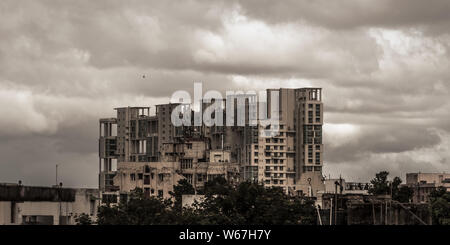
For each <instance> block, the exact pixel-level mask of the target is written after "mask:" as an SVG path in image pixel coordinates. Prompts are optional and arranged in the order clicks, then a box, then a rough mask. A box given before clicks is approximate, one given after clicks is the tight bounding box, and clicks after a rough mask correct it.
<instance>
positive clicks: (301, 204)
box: [97, 178, 317, 225]
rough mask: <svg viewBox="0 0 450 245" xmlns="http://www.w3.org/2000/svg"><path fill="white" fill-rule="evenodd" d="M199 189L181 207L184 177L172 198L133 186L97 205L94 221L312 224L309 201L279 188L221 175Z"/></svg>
mask: <svg viewBox="0 0 450 245" xmlns="http://www.w3.org/2000/svg"><path fill="white" fill-rule="evenodd" d="M199 192H200V193H203V194H205V199H204V201H203V202H201V203H196V204H194V205H193V206H192V207H185V208H183V207H182V206H181V197H182V195H183V194H193V193H194V189H193V187H192V186H191V185H190V184H189V183H188V182H187V181H185V180H181V181H179V182H178V185H176V186H174V191H173V192H172V193H171V194H172V196H173V200H174V201H173V202H172V201H171V200H164V199H161V198H155V197H150V198H145V197H144V195H143V193H142V190H141V189H135V190H134V191H132V193H131V195H130V198H128V201H122V202H121V203H119V204H118V205H116V206H102V207H100V208H99V213H98V219H97V221H98V224H100V225H114V224H125V225H152V224H187V225H189V224H199V225H206V224H213V225H215V224H218V225H232V224H280V225H281V224H302V225H309V224H316V218H317V217H316V212H315V207H314V204H313V202H312V201H309V200H305V199H303V198H300V197H291V196H288V195H286V194H285V193H284V191H283V190H282V189H281V188H265V187H263V186H262V185H259V184H256V183H250V182H244V183H241V184H240V185H238V186H236V187H233V186H231V185H229V184H228V183H227V182H226V180H225V179H223V178H215V179H214V180H212V181H209V182H207V183H206V185H205V187H204V189H203V190H199Z"/></svg>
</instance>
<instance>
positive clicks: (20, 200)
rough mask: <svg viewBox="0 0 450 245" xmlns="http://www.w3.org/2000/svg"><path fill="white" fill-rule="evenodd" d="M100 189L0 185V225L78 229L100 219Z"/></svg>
mask: <svg viewBox="0 0 450 245" xmlns="http://www.w3.org/2000/svg"><path fill="white" fill-rule="evenodd" d="M98 205H99V190H98V189H75V188H63V187H60V186H55V187H37V186H23V185H19V184H0V225H74V224H75V223H76V222H75V218H76V217H77V216H78V215H80V214H87V215H89V216H90V217H91V219H92V220H95V218H96V216H97V208H98Z"/></svg>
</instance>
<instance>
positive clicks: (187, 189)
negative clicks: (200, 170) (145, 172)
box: [169, 179, 195, 211]
mask: <svg viewBox="0 0 450 245" xmlns="http://www.w3.org/2000/svg"><path fill="white" fill-rule="evenodd" d="M194 193H195V190H194V187H192V185H191V184H190V183H189V182H188V181H187V180H186V179H181V180H179V181H178V184H177V185H175V186H173V191H171V192H169V194H170V195H171V196H172V197H173V198H174V199H175V201H174V208H175V210H177V211H181V209H182V198H183V195H192V194H194Z"/></svg>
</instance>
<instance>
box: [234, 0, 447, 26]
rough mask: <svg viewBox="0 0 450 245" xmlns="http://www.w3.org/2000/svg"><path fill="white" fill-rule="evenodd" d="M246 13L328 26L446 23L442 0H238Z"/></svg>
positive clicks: (258, 16) (282, 20)
mask: <svg viewBox="0 0 450 245" xmlns="http://www.w3.org/2000/svg"><path fill="white" fill-rule="evenodd" d="M239 3H240V5H241V6H242V7H243V9H244V12H245V13H246V14H248V15H249V16H252V17H255V18H261V19H264V20H266V21H269V22H277V23H278V22H292V21H307V22H310V23H312V24H318V25H321V26H324V27H327V28H332V29H352V28H359V27H387V28H402V27H406V28H407V27H424V28H432V29H436V26H448V25H449V24H450V21H449V18H448V13H449V12H450V3H449V2H448V1H446V0H431V1H421V0H380V1H358V0H343V1H338V2H330V1H326V0H319V1H308V0H300V1H298V0H287V1H270V0H262V1H260V0H250V1H248V0H245V1H239Z"/></svg>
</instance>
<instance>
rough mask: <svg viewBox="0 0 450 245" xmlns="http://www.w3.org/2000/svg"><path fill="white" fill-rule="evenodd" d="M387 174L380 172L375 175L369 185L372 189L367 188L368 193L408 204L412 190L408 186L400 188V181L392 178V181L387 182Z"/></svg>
mask: <svg viewBox="0 0 450 245" xmlns="http://www.w3.org/2000/svg"><path fill="white" fill-rule="evenodd" d="M388 176H389V172H387V171H381V172H379V173H377V174H375V178H373V179H372V180H371V181H370V183H371V184H372V187H371V188H369V193H371V194H374V195H392V199H393V200H396V201H399V202H403V203H406V202H409V201H410V199H411V197H412V195H413V190H412V189H411V188H410V187H408V186H401V183H402V179H401V178H400V177H394V179H392V181H388Z"/></svg>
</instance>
